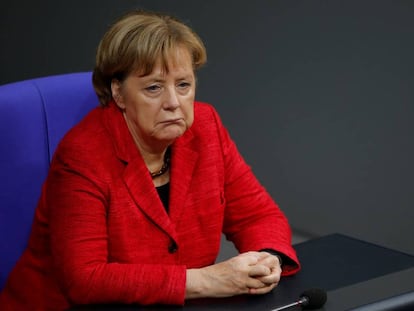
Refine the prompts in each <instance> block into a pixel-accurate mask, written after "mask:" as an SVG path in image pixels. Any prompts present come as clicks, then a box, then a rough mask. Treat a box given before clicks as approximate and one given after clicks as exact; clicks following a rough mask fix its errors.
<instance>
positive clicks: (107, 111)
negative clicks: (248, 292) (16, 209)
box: [0, 102, 300, 311]
mask: <svg viewBox="0 0 414 311" xmlns="http://www.w3.org/2000/svg"><path fill="white" fill-rule="evenodd" d="M194 109H195V120H194V124H193V126H192V127H191V128H190V129H189V130H187V132H186V133H185V134H184V135H183V136H182V137H180V138H179V139H177V140H176V141H175V142H174V144H173V145H172V154H171V180H170V187H171V188H170V204H169V214H167V213H166V211H165V209H164V207H163V205H162V203H161V201H160V199H159V197H158V195H157V192H156V189H155V188H154V186H153V183H152V179H151V177H150V175H149V173H148V170H147V168H146V166H145V163H144V161H143V159H142V157H141V155H140V154H139V152H138V149H137V148H136V146H135V144H134V142H133V139H132V137H131V135H130V133H129V131H128V128H127V126H126V124H125V120H124V118H123V116H122V114H121V112H120V111H119V110H118V109H117V108H116V106H115V105H114V104H113V103H111V104H110V105H109V107H105V108H101V107H99V108H96V109H94V110H93V111H92V112H91V113H90V114H89V115H88V116H86V117H85V118H84V120H82V121H81V122H80V123H79V124H78V125H77V126H75V127H74V128H73V129H72V130H71V131H69V133H68V134H67V135H66V136H65V137H64V139H63V140H62V141H61V143H60V144H59V146H58V148H57V150H56V152H55V156H54V158H53V161H52V164H51V168H50V171H49V175H48V178H47V180H46V182H45V184H44V186H43V190H42V195H41V198H40V200H39V204H38V207H37V209H36V214H35V219H34V224H33V227H32V232H31V237H30V240H29V244H28V247H27V249H26V251H25V252H24V254H23V256H22V257H21V259H20V260H19V262H18V263H17V265H16V266H15V268H14V269H13V271H12V273H11V275H10V276H9V279H8V282H7V284H6V287H5V288H4V290H3V292H2V293H1V295H0V309H2V310H14V311H18V310H64V309H66V308H68V307H70V306H71V305H74V304H91V303H139V304H155V303H160V304H178V305H180V304H184V297H185V283H186V269H187V268H199V267H203V266H207V265H211V264H213V263H214V262H215V259H216V257H217V255H218V252H219V247H220V238H221V233H222V232H224V233H225V234H226V236H227V238H228V239H229V240H231V241H233V242H234V244H235V246H236V247H237V249H238V250H239V251H240V252H246V251H250V250H260V249H267V248H271V249H274V250H277V251H279V252H281V253H283V254H284V255H286V256H288V257H289V258H290V259H292V261H293V262H295V264H294V265H291V266H286V267H284V271H283V275H288V274H293V273H295V272H297V271H298V270H299V268H300V266H299V262H298V260H297V257H296V254H295V251H294V249H293V248H292V247H291V232H290V228H289V224H288V222H287V219H286V217H285V216H284V214H283V213H282V211H281V210H280V209H279V207H278V206H277V205H276V204H275V203H274V201H273V200H272V199H271V197H270V196H269V194H268V193H267V192H266V190H265V189H264V188H263V187H262V186H261V185H260V184H259V182H258V181H257V179H256V178H255V177H254V175H253V174H252V172H251V169H250V168H249V166H248V165H246V163H245V162H244V160H243V158H242V157H241V155H240V154H239V152H238V151H237V149H236V146H235V144H234V143H233V141H232V140H231V138H230V137H229V134H228V132H227V131H226V129H225V128H224V126H223V125H222V123H221V121H220V119H219V117H218V115H217V113H216V111H215V110H214V108H213V107H212V106H210V105H208V104H204V103H197V102H196V103H195V107H194ZM172 246H176V247H175V248H176V249H174V247H172Z"/></svg>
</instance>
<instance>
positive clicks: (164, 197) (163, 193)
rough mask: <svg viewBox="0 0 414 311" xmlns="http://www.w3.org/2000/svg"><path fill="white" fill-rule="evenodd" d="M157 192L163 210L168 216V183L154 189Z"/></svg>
mask: <svg viewBox="0 0 414 311" xmlns="http://www.w3.org/2000/svg"><path fill="white" fill-rule="evenodd" d="M155 189H157V192H158V196H159V197H160V199H161V202H162V204H163V205H164V208H165V210H166V211H167V214H168V206H169V198H170V183H169V182H168V183H166V184H165V185H162V186H159V187H156V188H155Z"/></svg>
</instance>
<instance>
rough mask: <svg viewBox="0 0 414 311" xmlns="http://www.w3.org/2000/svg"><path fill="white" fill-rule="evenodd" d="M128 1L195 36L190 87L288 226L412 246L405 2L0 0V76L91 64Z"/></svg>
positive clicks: (410, 63)
mask: <svg viewBox="0 0 414 311" xmlns="http://www.w3.org/2000/svg"><path fill="white" fill-rule="evenodd" d="M137 7H144V8H147V9H152V10H161V11H166V12H170V13H173V14H175V15H177V16H178V17H180V18H182V19H183V20H185V21H187V22H189V24H190V25H191V26H193V28H195V30H196V31H197V32H198V33H199V34H200V35H201V37H202V38H203V39H204V41H205V43H206V46H207V48H208V52H209V61H208V65H207V66H206V67H205V68H204V69H202V71H201V72H200V73H199V81H200V82H199V89H198V96H197V97H198V99H199V100H203V101H208V102H211V103H213V104H214V105H215V106H216V107H217V109H218V111H219V112H220V114H221V116H222V118H223V121H224V123H225V124H226V125H227V127H228V129H229V130H230V132H231V134H232V136H233V138H234V139H235V140H236V142H237V144H238V146H239V149H240V151H241V152H242V154H243V155H244V156H245V158H246V160H247V161H248V162H249V163H250V164H251V166H252V168H253V170H254V172H255V173H256V175H257V176H258V178H259V179H260V180H261V182H262V183H263V184H264V185H265V186H266V188H267V189H268V191H269V192H270V193H271V194H272V196H273V197H274V198H275V199H276V201H277V202H279V204H280V206H281V207H282V209H283V210H284V211H285V213H286V214H287V216H288V217H289V219H290V222H291V225H292V227H293V228H294V230H295V232H296V233H298V234H304V235H305V236H319V235H324V234H328V233H332V232H341V233H345V234H348V235H351V236H354V237H357V238H362V239H365V240H368V241H371V242H374V243H379V244H382V245H384V246H389V247H392V248H395V249H399V250H401V251H404V252H409V253H412V254H414V226H413V219H414V208H413V207H412V206H413V203H414V194H413V175H414V174H413V173H414V165H413V162H412V159H413V158H414V147H413V143H412V134H413V132H414V125H413V122H412V118H413V116H414V87H413V85H414V76H413V72H414V57H413V55H414V1H408V0H407V1H391V0H390V1H377V0H371V1H363V0H354V1H352V0H348V1H335V0H330V1H329V0H326V1H294V0H286V1H277V0H273V1H272V0H268V1H265V0H255V1H253V0H250V1H242V0H238V1H225V0H221V1H205V0H188V1H178V0H177V1H158V0H148V1H125V0H124V1H120V0H118V1H102V0H100V1H97V0H95V1H92V0H89V1H65V2H63V1H62V2H60V1H52V0H49V1H20V2H19V1H10V0H9V1H3V2H2V4H0V26H1V27H0V42H2V44H1V48H0V68H1V69H0V70H1V71H0V72H1V74H0V84H2V83H6V82H12V81H18V80H22V79H26V78H31V77H38V76H44V75H51V74H57V73H65V72H72V71H84V70H91V69H92V66H93V60H94V53H95V47H96V45H97V43H98V41H99V39H100V37H101V35H102V34H103V32H104V31H105V30H106V28H107V26H108V25H109V24H110V22H111V21H113V19H114V18H115V17H117V16H118V15H119V14H121V13H123V12H125V11H126V10H127V9H130V8H137ZM356 256H357V255H356Z"/></svg>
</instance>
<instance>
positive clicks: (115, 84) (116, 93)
mask: <svg viewBox="0 0 414 311" xmlns="http://www.w3.org/2000/svg"><path fill="white" fill-rule="evenodd" d="M111 92H112V98H113V99H114V101H115V103H116V105H117V106H118V107H119V108H120V109H121V110H125V103H124V100H123V98H122V95H121V82H120V81H119V80H117V79H112V81H111Z"/></svg>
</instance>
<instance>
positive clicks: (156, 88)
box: [145, 85, 160, 92]
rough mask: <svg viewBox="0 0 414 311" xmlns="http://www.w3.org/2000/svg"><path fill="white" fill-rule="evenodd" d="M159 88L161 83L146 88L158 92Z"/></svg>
mask: <svg viewBox="0 0 414 311" xmlns="http://www.w3.org/2000/svg"><path fill="white" fill-rule="evenodd" d="M159 89H160V86H159V85H150V86H148V87H146V88H145V90H147V91H149V92H157V91H158V90H159Z"/></svg>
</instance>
